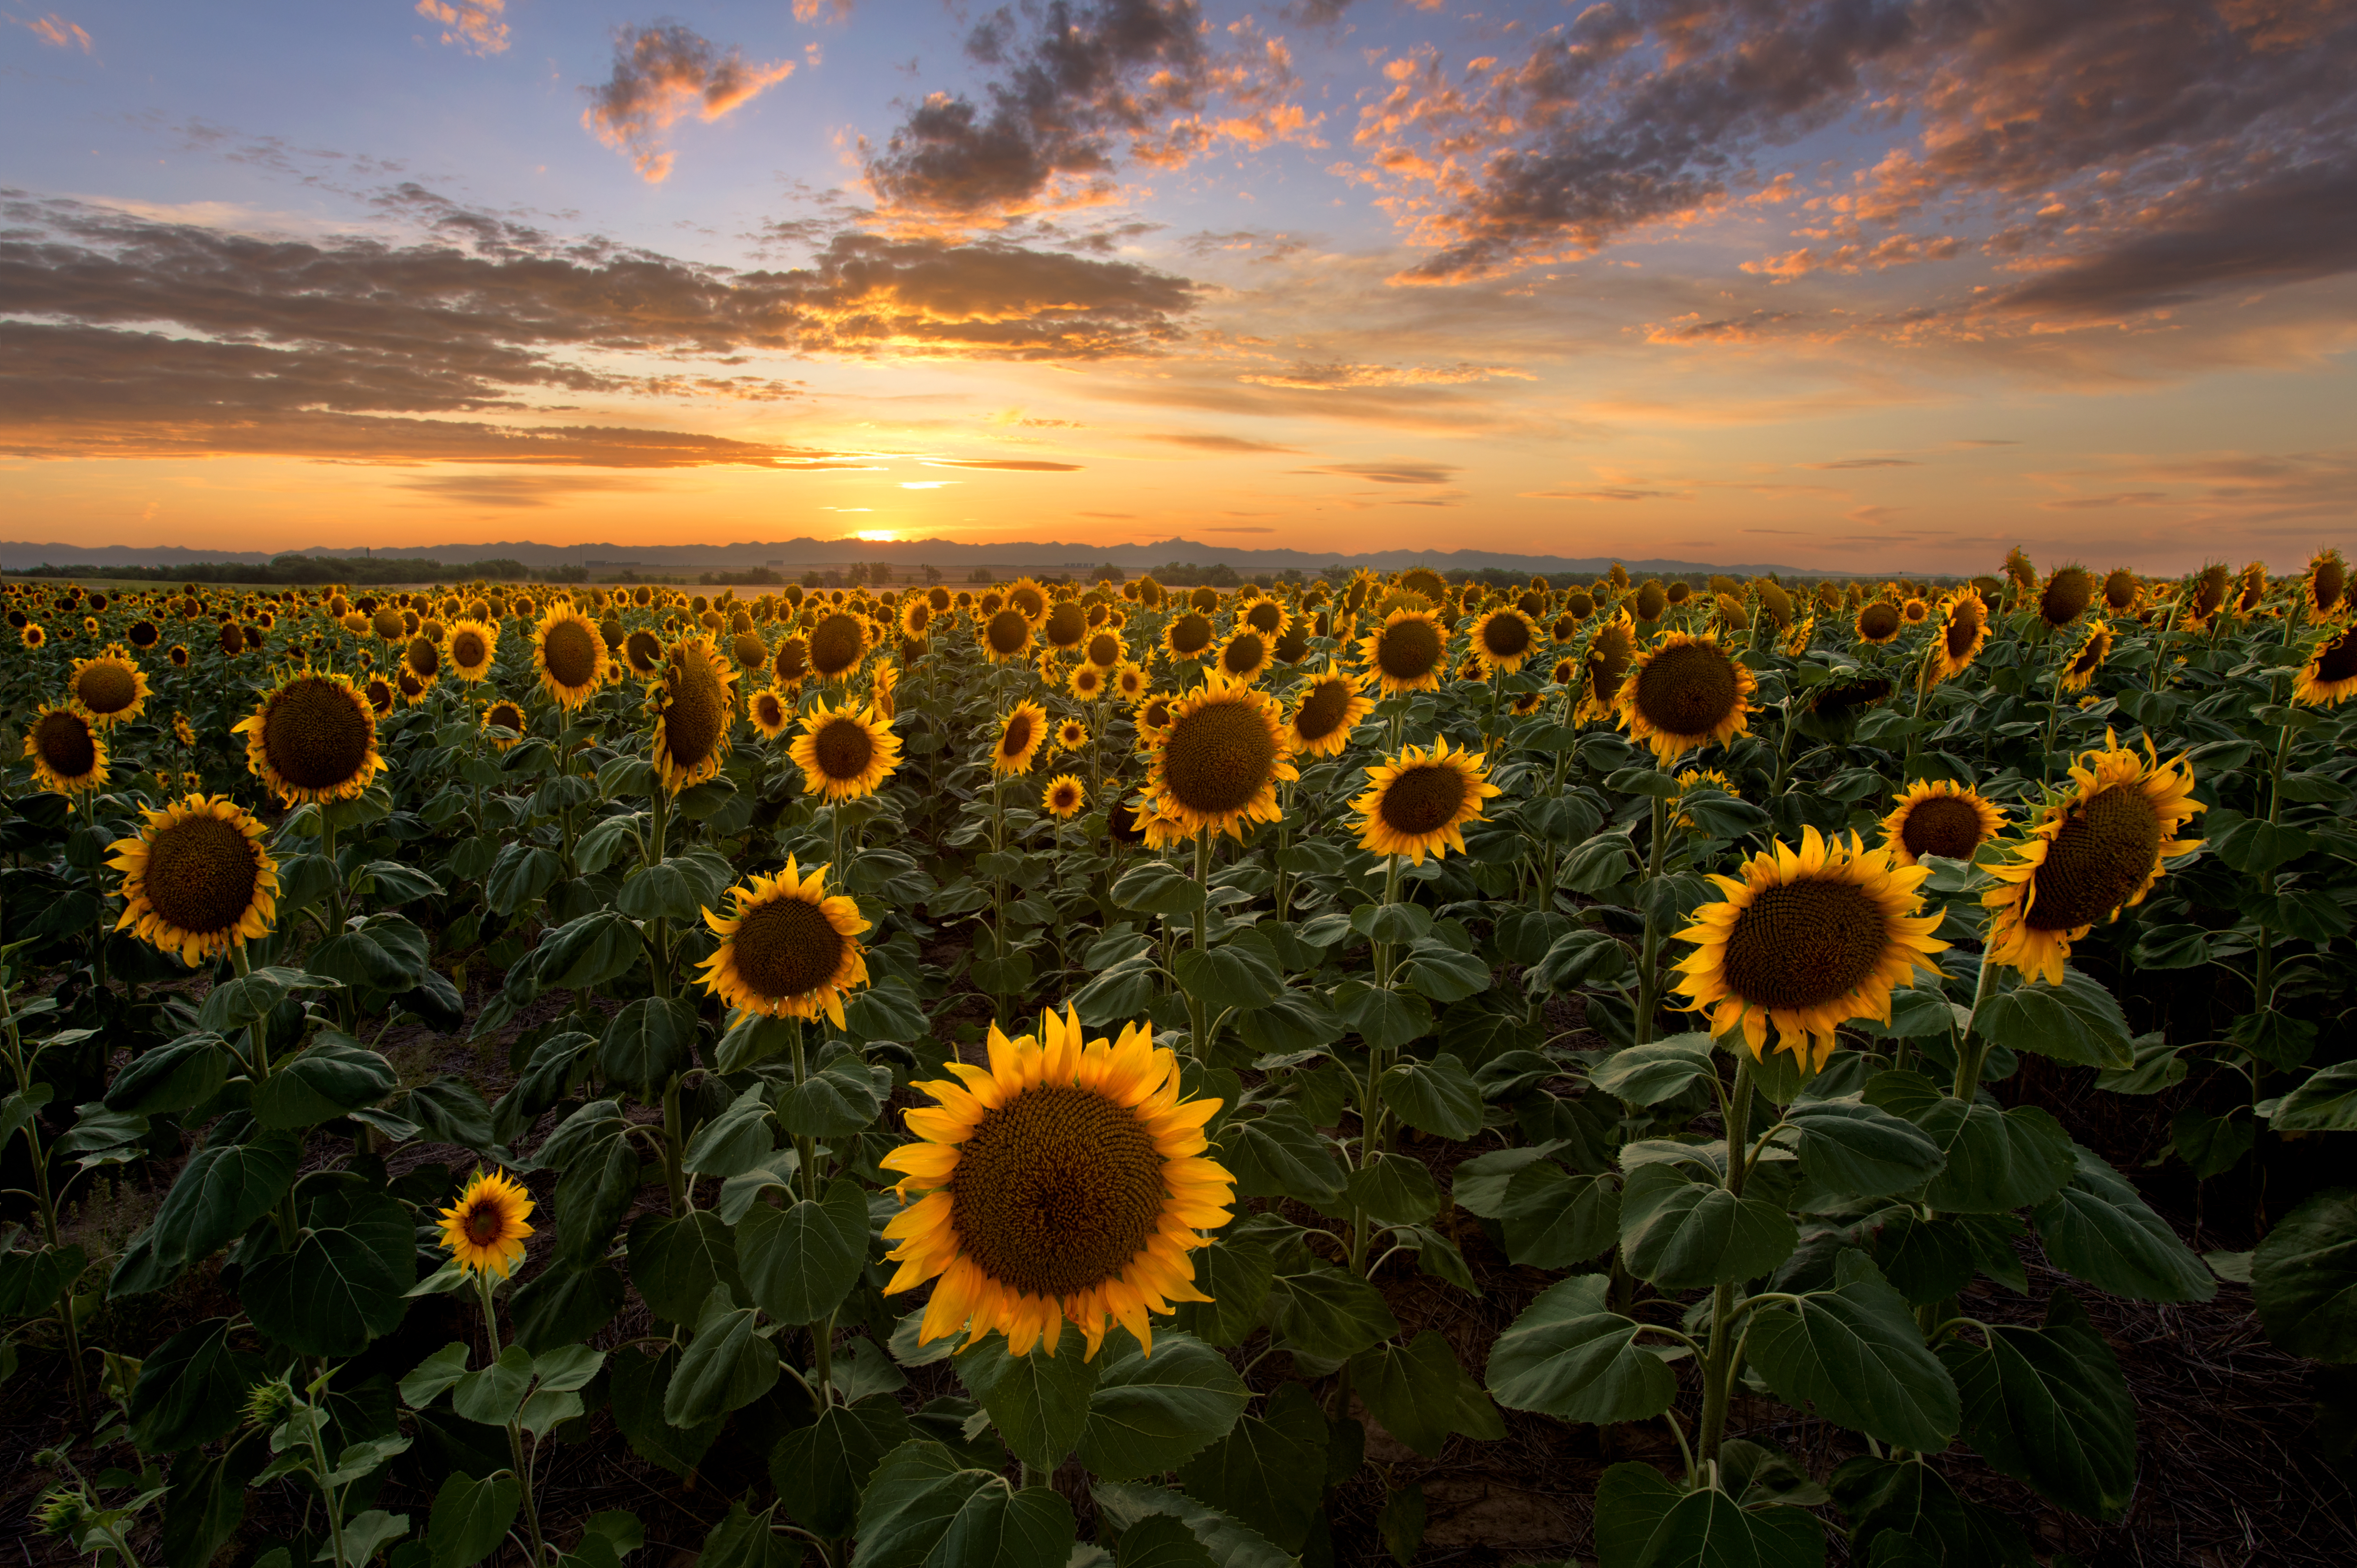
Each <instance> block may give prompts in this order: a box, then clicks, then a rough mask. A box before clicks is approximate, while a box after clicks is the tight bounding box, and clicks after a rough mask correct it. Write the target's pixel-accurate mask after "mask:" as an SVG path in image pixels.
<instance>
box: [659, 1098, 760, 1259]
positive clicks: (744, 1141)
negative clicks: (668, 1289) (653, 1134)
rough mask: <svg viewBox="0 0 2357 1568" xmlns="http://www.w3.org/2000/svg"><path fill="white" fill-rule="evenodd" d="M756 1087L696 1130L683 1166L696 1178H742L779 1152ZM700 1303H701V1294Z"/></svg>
mask: <svg viewBox="0 0 2357 1568" xmlns="http://www.w3.org/2000/svg"><path fill="white" fill-rule="evenodd" d="M762 1088H763V1086H762V1085H760V1084H758V1083H756V1084H754V1085H753V1086H752V1087H751V1088H749V1089H748V1090H745V1091H744V1092H743V1093H742V1094H739V1095H738V1096H737V1098H736V1099H735V1100H734V1101H731V1102H730V1104H729V1106H728V1109H727V1110H726V1111H723V1112H721V1113H720V1114H719V1115H717V1116H715V1117H714V1118H713V1119H712V1120H711V1121H709V1122H705V1124H704V1125H703V1126H701V1127H698V1128H697V1129H696V1130H695V1136H694V1137H693V1138H690V1139H689V1140H688V1141H687V1150H686V1153H685V1154H684V1155H682V1156H681V1161H680V1163H681V1165H682V1166H683V1167H684V1168H685V1169H686V1170H688V1171H690V1172H693V1173H694V1175H696V1176H742V1175H743V1174H744V1173H745V1172H747V1171H749V1170H751V1169H752V1168H753V1167H754V1166H755V1165H759V1164H761V1163H762V1162H763V1161H765V1160H767V1159H768V1158H769V1157H770V1155H774V1154H776V1153H777V1152H778V1143H777V1139H776V1138H775V1137H773V1136H772V1135H771V1134H770V1105H769V1101H766V1100H764V1099H762V1098H761V1090H762ZM698 1299H701V1294H699V1296H698Z"/></svg>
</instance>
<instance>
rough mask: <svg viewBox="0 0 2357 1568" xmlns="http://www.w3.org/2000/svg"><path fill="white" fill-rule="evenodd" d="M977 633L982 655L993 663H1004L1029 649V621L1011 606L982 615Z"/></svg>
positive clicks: (1021, 655)
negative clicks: (980, 642) (980, 625)
mask: <svg viewBox="0 0 2357 1568" xmlns="http://www.w3.org/2000/svg"><path fill="white" fill-rule="evenodd" d="M978 635H979V637H980V639H981V641H982V652H983V657H985V658H986V659H988V660H990V661H991V662H992V663H993V664H1005V663H1007V662H1009V661H1011V660H1017V659H1020V658H1022V657H1023V656H1024V655H1025V654H1027V653H1028V652H1030V651H1031V622H1030V621H1029V620H1028V619H1027V618H1025V616H1024V614H1023V612H1022V611H1021V610H1018V609H1016V608H1013V607H1006V608H1003V609H998V610H995V611H992V612H991V613H990V614H988V615H985V617H983V619H982V627H981V629H980V631H979V633H978Z"/></svg>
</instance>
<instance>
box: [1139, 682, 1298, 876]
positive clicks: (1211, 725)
mask: <svg viewBox="0 0 2357 1568" xmlns="http://www.w3.org/2000/svg"><path fill="white" fill-rule="evenodd" d="M1291 752H1292V738H1291V735H1290V733H1289V730H1288V728H1287V726H1286V724H1285V721H1284V717H1283V715H1282V714H1280V713H1279V712H1278V710H1277V705H1276V700H1275V698H1274V697H1271V696H1269V695H1267V694H1266V693H1263V692H1259V691H1256V690H1254V688H1252V687H1250V686H1246V685H1243V684H1242V683H1241V682H1234V681H1230V680H1228V679H1227V678H1225V677H1224V676H1221V675H1218V674H1213V675H1211V676H1210V677H1209V678H1208V679H1207V681H1206V682H1205V683H1204V684H1203V685H1202V686H1201V687H1200V688H1199V689H1198V690H1196V691H1194V692H1191V693H1188V694H1187V695H1186V696H1183V697H1180V698H1179V699H1178V700H1176V701H1175V702H1173V703H1171V704H1170V722H1169V724H1168V725H1167V726H1165V727H1164V728H1161V729H1158V730H1155V731H1153V732H1152V734H1151V737H1150V744H1149V746H1148V748H1147V750H1146V791H1147V795H1148V797H1149V798H1150V799H1151V800H1153V802H1154V810H1155V811H1156V813H1157V815H1160V816H1163V817H1168V818H1169V819H1170V820H1171V821H1172V822H1177V823H1179V824H1180V825H1181V826H1183V827H1184V828H1185V829H1186V830H1187V832H1188V833H1189V835H1192V834H1195V833H1200V832H1206V831H1209V832H1214V833H1222V832H1224V833H1229V834H1232V835H1233V836H1234V837H1236V838H1238V839H1241V838H1243V829H1244V824H1245V823H1247V822H1275V820H1276V818H1277V806H1276V786H1277V783H1278V781H1279V780H1281V779H1298V778H1299V777H1301V776H1300V775H1299V774H1298V773H1297V772H1295V771H1294V769H1293V768H1292V766H1291V764H1290V763H1289V762H1288V761H1287V760H1286V758H1287V757H1289V756H1290V755H1291Z"/></svg>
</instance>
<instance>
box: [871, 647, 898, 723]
mask: <svg viewBox="0 0 2357 1568" xmlns="http://www.w3.org/2000/svg"><path fill="white" fill-rule="evenodd" d="M899 684H900V667H899V665H898V664H895V663H893V662H892V661H891V660H888V659H879V660H877V661H876V663H875V666H874V667H873V668H872V669H870V670H869V671H868V674H867V703H868V705H869V706H870V707H872V708H874V709H875V710H876V717H877V720H878V721H880V722H881V723H884V724H890V723H891V722H892V717H893V715H894V714H897V713H898V712H899V698H898V697H897V696H895V695H894V693H895V692H897V691H898V690H899Z"/></svg>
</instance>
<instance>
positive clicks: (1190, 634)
mask: <svg viewBox="0 0 2357 1568" xmlns="http://www.w3.org/2000/svg"><path fill="white" fill-rule="evenodd" d="M1215 635H1217V634H1216V633H1215V632H1214V630H1213V629H1212V627H1211V617H1209V616H1207V615H1205V614H1204V613H1203V612H1202V611H1200V610H1191V609H1190V610H1187V611H1184V612H1183V613H1181V614H1179V615H1175V616H1173V617H1171V618H1170V624H1169V625H1168V626H1166V627H1164V628H1162V647H1163V650H1164V651H1165V652H1167V653H1168V654H1169V655H1170V657H1171V658H1173V659H1200V658H1201V657H1202V656H1203V654H1204V652H1205V651H1206V650H1208V649H1210V647H1211V639H1212V638H1213V637H1214V636H1215Z"/></svg>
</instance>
